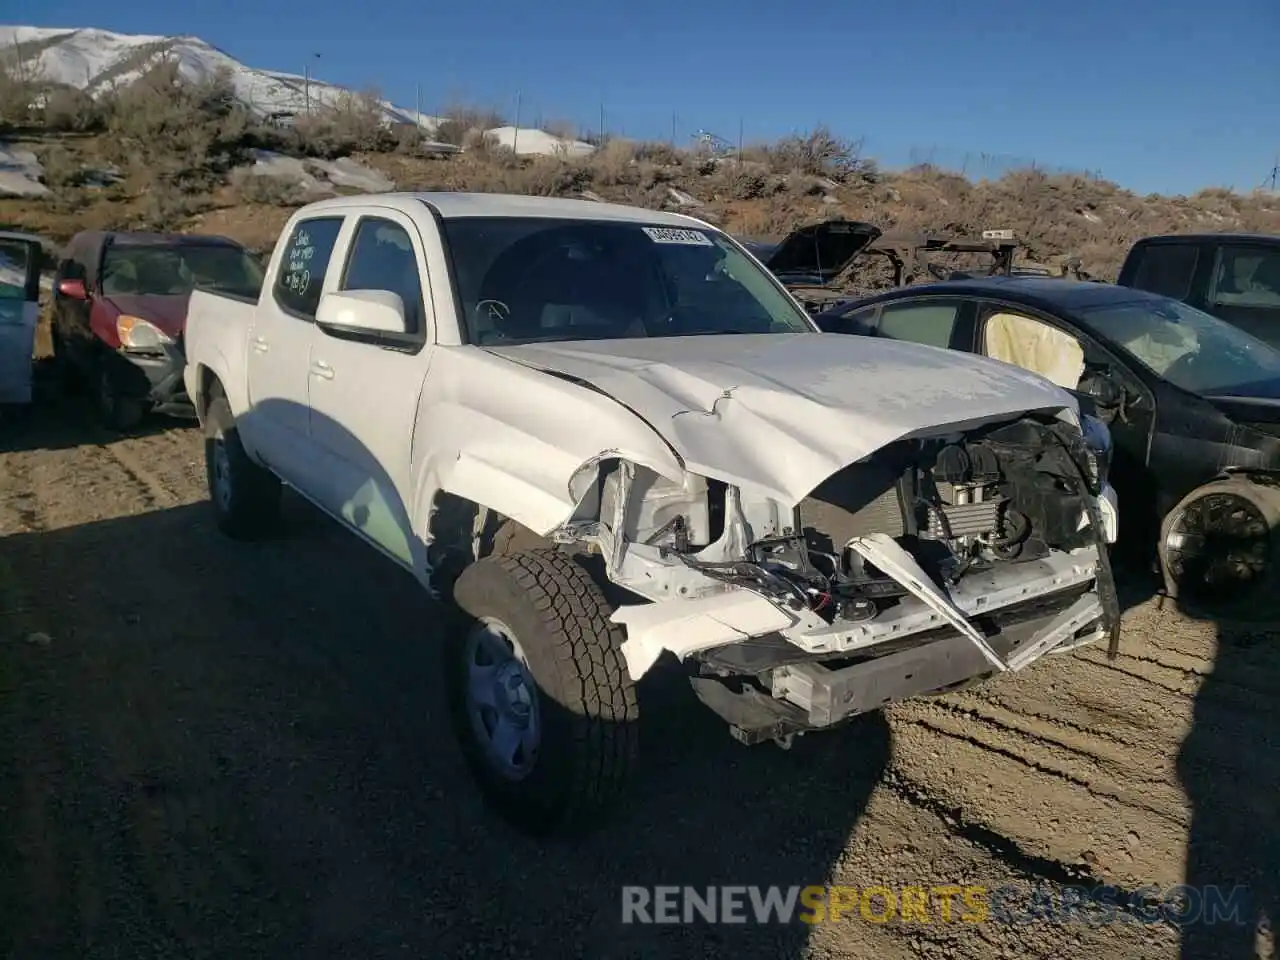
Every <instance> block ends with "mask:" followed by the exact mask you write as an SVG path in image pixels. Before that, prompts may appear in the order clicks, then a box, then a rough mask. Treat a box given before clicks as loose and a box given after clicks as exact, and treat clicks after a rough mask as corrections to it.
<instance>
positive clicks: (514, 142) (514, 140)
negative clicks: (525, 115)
mask: <svg viewBox="0 0 1280 960" xmlns="http://www.w3.org/2000/svg"><path fill="white" fill-rule="evenodd" d="M519 147H520V91H519V90H517V91H516V125H515V128H514V129H513V130H512V131H511V152H512V153H514V154H516V156H519V155H520V150H519Z"/></svg>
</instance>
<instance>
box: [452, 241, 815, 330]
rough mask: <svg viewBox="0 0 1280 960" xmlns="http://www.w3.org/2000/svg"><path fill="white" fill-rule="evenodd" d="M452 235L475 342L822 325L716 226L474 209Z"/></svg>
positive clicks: (461, 295) (462, 295)
mask: <svg viewBox="0 0 1280 960" xmlns="http://www.w3.org/2000/svg"><path fill="white" fill-rule="evenodd" d="M444 233H445V236H446V239H447V240H448V244H449V250H450V254H451V257H452V260H453V268H454V275H455V278H456V282H457V286H458V296H459V299H460V300H461V307H462V311H463V316H464V317H465V319H466V324H467V331H468V334H469V336H470V342H471V343H476V344H480V345H490V344H498V343H501V344H504V345H511V344H517V343H531V342H535V341H546V340H600V339H636V338H643V337H679V336H693V335H697V334H717V333H808V332H812V331H813V327H812V326H811V325H810V324H809V322H808V320H807V318H806V316H805V314H804V312H803V311H802V310H801V309H800V308H798V307H797V306H796V305H795V304H794V303H793V302H792V301H791V299H790V298H789V297H788V296H787V295H786V294H785V293H784V292H783V291H782V290H780V289H779V287H778V285H777V282H776V281H775V280H774V279H773V278H772V277H770V276H769V275H768V274H767V273H766V272H764V271H762V270H761V269H760V268H759V267H758V266H756V265H755V264H754V263H752V261H751V260H750V258H749V257H747V256H746V255H744V254H743V253H742V252H741V251H740V250H739V249H738V248H737V247H736V246H734V245H733V244H732V243H731V242H730V241H728V240H727V239H726V238H725V237H724V236H723V235H721V234H719V233H718V232H716V231H713V230H700V229H688V228H683V227H682V228H673V227H660V226H653V225H646V224H640V223H624V222H610V221H577V220H574V221H568V220H557V219H549V218H545V217H529V218H506V217H503V218H495V217H475V218H471V217H467V218H460V219H456V220H446V221H445V222H444Z"/></svg>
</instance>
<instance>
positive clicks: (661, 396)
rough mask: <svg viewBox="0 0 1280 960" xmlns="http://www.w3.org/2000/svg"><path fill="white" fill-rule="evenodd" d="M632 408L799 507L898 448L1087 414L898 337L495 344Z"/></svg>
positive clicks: (695, 459)
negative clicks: (1013, 422) (982, 426)
mask: <svg viewBox="0 0 1280 960" xmlns="http://www.w3.org/2000/svg"><path fill="white" fill-rule="evenodd" d="M485 349H487V350H488V351H489V352H490V353H493V354H496V355H498V356H501V357H505V358H507V359H508V360H512V361H514V362H516V363H520V364H523V365H525V366H529V367H533V368H535V369H539V370H545V371H548V372H552V373H556V374H560V375H562V376H565V377H569V378H572V379H574V380H577V381H580V382H582V383H584V384H587V385H589V386H591V387H594V388H595V389H597V390H599V391H601V392H603V393H605V394H608V395H609V396H610V397H612V398H613V399H615V400H617V401H618V402H619V403H622V404H624V405H626V406H627V407H629V408H630V409H631V410H632V411H633V412H634V413H636V414H637V415H638V416H639V417H641V418H643V419H644V420H645V421H647V422H648V423H649V425H650V426H651V427H652V428H653V429H654V430H655V431H657V432H658V434H660V435H661V436H662V438H663V439H664V440H666V442H667V443H668V444H670V445H671V447H672V449H674V450H675V452H676V453H677V454H678V455H679V456H680V458H681V459H682V460H683V461H684V463H685V466H686V468H687V469H689V470H691V471H692V472H694V473H697V474H700V475H702V476H708V477H713V478H716V479H720V480H724V481H725V482H727V483H732V484H736V485H739V486H742V487H744V488H753V489H755V490H756V491H758V492H761V493H764V494H765V495H766V496H771V497H774V498H776V499H778V500H780V501H782V502H784V503H787V504H790V505H794V504H797V503H799V502H800V501H801V500H803V499H804V498H805V496H807V495H808V494H809V492H810V491H812V490H813V489H814V488H815V487H816V486H817V485H818V484H820V483H821V482H822V481H823V480H825V479H826V478H827V477H829V476H831V475H832V474H833V473H835V472H836V471H838V470H840V469H842V468H843V467H845V466H847V465H848V464H850V463H854V462H856V461H858V460H861V459H862V458H864V457H866V456H868V455H869V454H871V453H874V452H875V451H877V450H879V449H880V448H882V447H884V446H886V445H887V444H889V443H892V442H893V441H895V440H898V439H902V438H905V437H909V436H911V435H913V434H921V433H932V432H935V431H937V430H938V428H945V427H954V428H956V429H965V428H967V427H968V426H969V425H971V424H973V423H975V422H977V421H982V420H987V419H992V418H999V417H1003V416H1014V415H1017V414H1019V413H1023V412H1026V411H1030V410H1054V411H1056V410H1060V409H1062V408H1064V407H1071V408H1074V407H1075V401H1074V400H1073V398H1072V397H1071V395H1070V394H1068V393H1067V392H1066V391H1065V390H1062V389H1060V388H1058V387H1056V386H1054V385H1053V384H1051V383H1049V382H1048V381H1047V380H1043V379H1041V378H1039V377H1037V376H1035V375H1034V374H1031V373H1028V372H1026V371H1024V370H1021V369H1019V368H1017V367H1014V366H1011V365H1009V364H1004V363H1000V362H998V361H994V360H988V359H986V358H984V357H975V356H972V355H969V354H964V353H958V352H956V351H951V350H943V349H938V348H934V347H925V346H920V345H918V344H913V343H903V342H899V341H893V340H878V339H871V338H867V337H849V336H843V335H841V334H819V333H796V334H757V335H732V336H730V335H725V336H702V337H665V338H653V339H635V340H589V341H578V342H566V341H562V342H556V343H540V344H539V343H535V344H524V345H520V346H511V347H487V348H485Z"/></svg>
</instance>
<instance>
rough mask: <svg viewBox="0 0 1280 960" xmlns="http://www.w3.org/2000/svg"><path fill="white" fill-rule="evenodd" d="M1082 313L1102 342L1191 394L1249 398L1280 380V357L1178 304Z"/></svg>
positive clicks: (1142, 303)
mask: <svg viewBox="0 0 1280 960" xmlns="http://www.w3.org/2000/svg"><path fill="white" fill-rule="evenodd" d="M1079 312H1080V313H1081V314H1082V316H1083V317H1084V318H1085V319H1086V320H1087V321H1088V322H1089V323H1090V324H1091V325H1092V326H1093V328H1094V329H1096V330H1097V332H1098V333H1099V334H1100V335H1101V336H1103V337H1105V338H1107V339H1108V340H1110V341H1111V342H1112V343H1114V344H1116V345H1117V346H1119V347H1121V348H1122V349H1124V350H1125V351H1126V352H1127V353H1129V355H1130V356H1132V357H1133V358H1134V359H1135V360H1137V361H1138V362H1139V363H1141V364H1142V365H1143V366H1145V367H1147V368H1148V369H1150V370H1151V371H1152V372H1153V373H1155V374H1156V375H1157V376H1160V377H1163V378H1164V379H1165V380H1168V381H1169V382H1170V383H1172V384H1173V385H1174V386H1176V387H1181V388H1182V389H1183V390H1187V391H1190V392H1191V393H1197V394H1202V395H1207V396H1214V395H1222V396H1231V395H1236V396H1248V395H1250V393H1251V392H1253V391H1255V390H1257V389H1258V388H1259V387H1261V386H1262V385H1263V384H1271V383H1274V382H1276V381H1277V380H1280V352H1277V351H1276V350H1275V349H1274V348H1273V347H1271V346H1269V345H1268V344H1266V343H1263V342H1262V341H1261V340H1258V339H1255V338H1254V337H1251V336H1250V335H1249V334H1247V333H1245V332H1244V331H1243V330H1240V329H1239V328H1237V327H1233V326H1232V325H1231V324H1229V323H1226V322H1224V321H1222V320H1219V319H1218V318H1217V317H1211V316H1210V315H1209V314H1207V313H1204V312H1203V311H1200V310H1197V309H1195V308H1194V307H1189V306H1187V305H1186V304H1185V303H1179V302H1178V301H1177V300H1169V299H1166V298H1163V297H1162V298H1160V299H1157V300H1135V301H1132V302H1130V303H1122V304H1115V305H1109V306H1105V307H1092V308H1087V309H1082V310H1080V311H1079Z"/></svg>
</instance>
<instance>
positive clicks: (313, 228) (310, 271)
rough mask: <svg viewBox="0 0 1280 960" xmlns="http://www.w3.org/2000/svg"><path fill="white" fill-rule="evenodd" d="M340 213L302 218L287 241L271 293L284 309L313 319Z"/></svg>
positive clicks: (297, 315) (339, 228) (340, 223)
mask: <svg viewBox="0 0 1280 960" xmlns="http://www.w3.org/2000/svg"><path fill="white" fill-rule="evenodd" d="M341 229H342V217H315V218H314V219H311V220H301V221H299V222H298V224H297V225H296V226H295V227H294V228H293V233H291V234H289V239H288V241H287V242H286V245H285V250H284V256H282V257H281V258H280V269H279V272H278V273H277V274H276V282H275V287H274V288H273V293H274V296H275V299H276V303H278V304H279V305H280V306H281V307H282V308H283V309H284V310H285V311H286V312H287V313H291V314H293V315H294V316H296V317H301V318H303V319H306V320H314V319H315V316H316V308H317V307H318V306H319V305H320V293H321V290H322V289H323V288H324V275H325V271H326V270H328V268H329V259H330V257H332V256H333V246H334V243H335V242H337V239H338V232H339V231H340V230H341Z"/></svg>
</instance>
